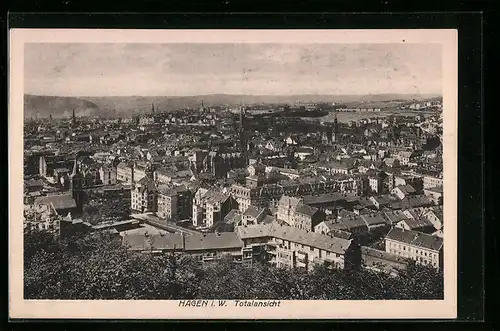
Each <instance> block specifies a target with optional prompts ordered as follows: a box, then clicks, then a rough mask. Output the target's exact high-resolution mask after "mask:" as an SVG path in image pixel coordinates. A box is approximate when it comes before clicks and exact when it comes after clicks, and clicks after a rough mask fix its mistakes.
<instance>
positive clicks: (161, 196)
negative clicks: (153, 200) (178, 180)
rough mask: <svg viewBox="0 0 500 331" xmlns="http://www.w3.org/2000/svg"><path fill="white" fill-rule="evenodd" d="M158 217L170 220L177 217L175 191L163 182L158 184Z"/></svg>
mask: <svg viewBox="0 0 500 331" xmlns="http://www.w3.org/2000/svg"><path fill="white" fill-rule="evenodd" d="M156 214H157V215H158V217H160V218H164V219H167V220H171V219H173V218H176V217H177V191H176V190H175V189H174V188H173V187H171V186H167V185H164V184H160V185H158V211H157V213H156Z"/></svg>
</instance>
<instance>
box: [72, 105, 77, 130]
mask: <svg viewBox="0 0 500 331" xmlns="http://www.w3.org/2000/svg"><path fill="white" fill-rule="evenodd" d="M71 124H72V125H73V126H75V125H76V115H75V108H73V116H72V117H71Z"/></svg>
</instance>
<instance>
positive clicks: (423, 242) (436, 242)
mask: <svg viewBox="0 0 500 331" xmlns="http://www.w3.org/2000/svg"><path fill="white" fill-rule="evenodd" d="M412 244H413V245H415V246H420V247H424V248H429V249H432V250H434V251H439V250H440V249H441V247H443V238H441V237H437V236H432V235H430V234H426V233H420V232H418V233H417V237H416V238H415V240H414V241H413V242H412Z"/></svg>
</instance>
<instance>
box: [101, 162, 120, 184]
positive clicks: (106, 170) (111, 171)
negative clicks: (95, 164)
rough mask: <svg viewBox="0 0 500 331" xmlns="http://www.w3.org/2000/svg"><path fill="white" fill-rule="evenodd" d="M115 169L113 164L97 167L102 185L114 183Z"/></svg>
mask: <svg viewBox="0 0 500 331" xmlns="http://www.w3.org/2000/svg"><path fill="white" fill-rule="evenodd" d="M116 177H117V169H116V168H115V167H113V166H102V167H101V168H99V178H100V180H101V183H103V184H104V185H114V184H116Z"/></svg>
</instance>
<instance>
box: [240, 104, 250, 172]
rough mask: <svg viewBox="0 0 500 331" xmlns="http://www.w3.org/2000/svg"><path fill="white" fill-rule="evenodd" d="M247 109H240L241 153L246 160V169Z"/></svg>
mask: <svg viewBox="0 0 500 331" xmlns="http://www.w3.org/2000/svg"><path fill="white" fill-rule="evenodd" d="M244 122H245V109H244V108H243V106H241V107H240V125H239V140H240V141H239V142H240V146H239V147H240V153H241V156H242V157H243V160H244V165H245V167H246V166H247V165H248V153H247V140H246V136H245V123H244Z"/></svg>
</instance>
